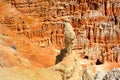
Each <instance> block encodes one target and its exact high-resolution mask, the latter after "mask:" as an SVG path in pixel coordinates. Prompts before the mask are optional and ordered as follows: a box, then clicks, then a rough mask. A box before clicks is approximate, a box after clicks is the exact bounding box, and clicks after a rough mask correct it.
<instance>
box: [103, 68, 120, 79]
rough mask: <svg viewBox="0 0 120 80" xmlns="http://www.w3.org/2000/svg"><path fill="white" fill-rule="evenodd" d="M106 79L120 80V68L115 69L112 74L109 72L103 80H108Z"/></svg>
mask: <svg viewBox="0 0 120 80" xmlns="http://www.w3.org/2000/svg"><path fill="white" fill-rule="evenodd" d="M106 79H110V80H119V79H120V68H115V69H113V70H111V71H110V72H108V73H107V74H106V75H105V76H104V77H103V79H102V80H106Z"/></svg>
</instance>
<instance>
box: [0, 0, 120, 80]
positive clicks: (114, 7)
mask: <svg viewBox="0 0 120 80" xmlns="http://www.w3.org/2000/svg"><path fill="white" fill-rule="evenodd" d="M119 13H120V2H119V0H64V1H63V0H0V34H2V35H7V38H1V36H0V45H1V46H0V47H2V48H0V51H1V52H2V51H4V52H5V53H6V54H4V53H1V52H0V53H1V56H0V63H1V64H0V65H1V66H2V67H9V66H12V67H14V66H20V67H25V68H26V67H27V68H28V67H30V66H31V67H32V68H33V67H36V66H37V67H41V66H42V67H48V66H51V64H52V65H54V64H55V57H56V56H57V55H58V53H60V54H61V53H62V54H61V55H60V56H58V58H56V65H54V66H52V68H50V71H52V74H53V73H54V72H55V73H59V75H55V76H57V77H56V78H55V79H56V80H57V79H58V80H93V79H94V76H95V75H94V73H95V72H94V71H93V68H91V65H93V66H96V65H97V66H98V67H101V66H102V68H104V67H105V65H104V64H105V63H107V62H108V63H115V65H114V66H116V65H117V64H119V63H120V14H119ZM63 17H67V18H68V19H69V20H70V21H71V22H69V21H65V20H64V21H63V20H62V18H63ZM1 26H2V27H1ZM3 28H4V29H3ZM5 37H6V36H5ZM8 37H9V38H10V39H11V40H10V39H8ZM1 41H3V42H4V41H6V42H5V44H2V42H1ZM14 41H16V43H14ZM12 44H15V45H14V47H13V46H12V47H10V46H11V45H12ZM3 45H4V46H3ZM6 46H7V50H6V49H5V48H6ZM64 47H65V49H66V50H64V49H63V48H64ZM3 48H4V49H3ZM13 49H14V50H15V51H16V52H17V53H18V54H20V53H21V54H20V55H17V57H18V58H16V54H14V55H13V54H11V53H9V52H11V50H13ZM61 49H62V50H61ZM5 50H6V51H5ZM59 50H61V52H60V51H59ZM7 51H9V52H7ZM79 53H81V54H79ZM68 54H69V55H68ZM12 55H13V57H11V56H12ZM81 55H82V57H81ZM4 57H5V58H6V57H9V58H7V59H6V60H4ZM83 57H84V58H85V60H86V62H85V61H84V60H83V61H82V59H83ZM86 57H87V58H86ZM11 58H13V60H12V61H11V60H9V59H11ZM81 58H82V59H81ZM14 61H15V62H16V63H14ZM87 61H88V62H87ZM21 64H22V65H21ZM28 64H29V65H28ZM48 64H49V65H48ZM101 64H103V65H101ZM99 65H100V66H99ZM93 66H92V67H93ZM109 66H111V65H109ZM114 66H112V68H113V67H114ZM107 67H108V66H107ZM95 69H97V68H95ZM106 69H109V67H108V68H106ZM109 70H110V69H109ZM11 72H12V71H11ZM46 73H47V75H48V73H49V71H46ZM55 73H54V74H55ZM96 73H97V72H96ZM37 74H38V73H37ZM52 74H51V75H52ZM54 74H53V75H54ZM99 74H102V73H98V75H97V76H99ZM112 74H113V73H112ZM115 74H116V73H115ZM1 75H2V73H1ZM51 75H50V76H51ZM42 76H45V77H46V74H43V75H42ZM102 76H103V75H102ZM102 76H99V77H97V78H96V79H98V80H100V79H102ZM40 77H41V76H40ZM40 77H38V78H39V79H40ZM106 77H107V75H106ZM48 78H49V77H48ZM39 79H38V80H39ZM45 79H46V78H45ZM50 79H52V80H53V79H54V78H50ZM35 80H36V79H35ZM40 80H41V79H40ZM47 80H49V79H47Z"/></svg>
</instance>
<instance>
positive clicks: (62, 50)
mask: <svg viewBox="0 0 120 80" xmlns="http://www.w3.org/2000/svg"><path fill="white" fill-rule="evenodd" d="M66 53H67V50H66V49H61V51H60V54H59V55H57V56H56V61H55V64H57V63H59V62H61V61H62V60H63V58H64V57H65V55H66Z"/></svg>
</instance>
